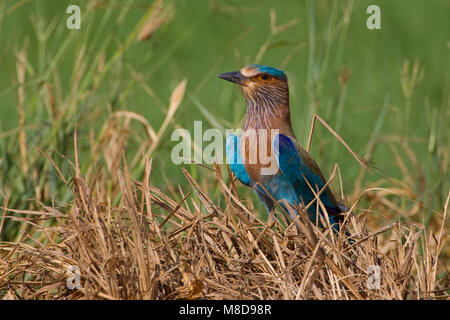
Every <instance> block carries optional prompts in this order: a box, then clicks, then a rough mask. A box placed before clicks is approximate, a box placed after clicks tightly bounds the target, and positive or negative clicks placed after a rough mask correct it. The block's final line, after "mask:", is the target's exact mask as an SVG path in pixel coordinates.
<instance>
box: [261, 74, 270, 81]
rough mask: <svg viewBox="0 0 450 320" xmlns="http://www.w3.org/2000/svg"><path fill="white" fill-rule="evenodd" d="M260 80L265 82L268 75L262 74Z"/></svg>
mask: <svg viewBox="0 0 450 320" xmlns="http://www.w3.org/2000/svg"><path fill="white" fill-rule="evenodd" d="M260 78H261V79H263V80H267V79H269V75H268V74H267V73H263V74H262V75H261V76H260Z"/></svg>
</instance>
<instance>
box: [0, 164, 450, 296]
mask: <svg viewBox="0 0 450 320" xmlns="http://www.w3.org/2000/svg"><path fill="white" fill-rule="evenodd" d="M122 167H123V169H122V170H118V171H117V172H116V176H115V179H113V180H114V181H117V184H118V186H119V188H120V193H121V197H120V200H119V201H118V202H117V203H116V204H114V201H112V200H111V199H110V198H109V197H108V196H107V192H106V188H105V185H103V183H104V182H103V181H102V180H100V181H99V180H93V182H92V183H90V184H88V182H87V181H86V180H85V179H84V178H83V177H82V176H81V174H80V171H79V169H78V168H77V166H76V165H74V171H75V177H74V178H73V179H72V181H71V182H70V184H69V185H70V187H71V190H72V192H73V197H74V201H73V204H72V205H70V206H68V207H57V206H56V205H54V206H44V205H43V206H42V209H41V210H40V211H36V212H32V211H27V212H23V211H19V210H13V209H6V208H5V210H7V212H9V213H12V215H10V216H9V218H11V219H18V220H20V219H22V220H24V222H27V223H29V224H31V225H34V226H35V227H33V228H32V229H31V230H32V231H33V232H32V233H31V232H30V234H28V235H27V236H24V237H22V239H21V240H20V241H19V242H17V243H1V246H0V294H1V295H2V296H3V298H4V299H198V298H200V299H439V298H443V299H447V298H448V297H449V288H448V284H449V283H448V279H442V280H439V281H438V280H437V272H438V270H442V267H440V265H439V263H440V262H441V260H439V259H438V257H439V254H440V252H441V251H442V248H443V246H444V242H445V240H446V237H447V236H446V234H445V233H446V232H445V228H444V222H445V220H446V215H447V208H448V202H449V199H447V202H446V206H445V210H444V212H442V213H441V216H440V218H441V219H442V223H441V224H440V226H439V228H438V229H436V230H425V229H424V228H423V227H422V226H420V225H419V224H417V223H409V222H403V221H398V222H392V221H391V222H389V223H386V225H385V226H384V227H382V228H379V229H378V230H370V231H369V230H368V228H367V224H366V220H367V217H366V215H365V214H360V215H357V216H356V217H355V216H353V215H351V217H350V215H349V217H350V218H349V219H346V220H347V223H346V225H347V227H348V229H349V230H350V232H351V234H352V237H353V239H355V241H356V242H355V243H354V244H353V245H350V244H349V243H348V241H346V240H345V236H344V235H343V234H341V235H339V236H338V237H336V236H333V235H332V234H330V232H329V230H330V229H329V228H326V229H325V230H319V229H318V228H316V227H315V226H314V225H312V224H311V223H310V222H309V221H308V220H307V219H304V218H302V217H303V216H299V217H298V218H297V219H296V220H295V221H293V222H292V221H290V220H289V219H288V218H286V215H285V214H283V213H282V212H281V211H279V212H278V214H277V216H278V218H277V217H276V216H275V215H274V214H271V215H270V216H269V219H268V221H267V222H264V221H261V220H260V219H258V218H257V216H256V214H255V211H254V209H252V207H251V204H250V203H248V202H247V201H245V200H241V199H240V198H239V196H238V195H237V193H236V189H235V187H234V183H233V182H230V183H229V184H227V183H226V182H225V181H224V179H223V174H222V172H221V167H219V166H215V168H214V170H213V171H214V173H215V181H216V183H218V185H219V186H220V190H221V193H222V199H225V204H222V205H221V206H220V205H218V204H217V201H216V202H215V201H213V200H211V198H210V197H209V196H208V192H207V190H204V189H203V188H202V187H201V186H200V185H199V184H198V183H197V182H196V181H195V180H194V179H193V178H192V177H191V176H190V175H189V173H188V172H187V171H186V170H184V169H183V172H184V175H185V176H186V178H187V180H188V181H189V183H190V185H191V188H192V189H191V190H190V191H189V192H187V193H185V191H182V190H179V192H180V194H181V198H182V200H181V201H177V200H175V199H173V197H169V196H167V195H165V194H164V193H163V192H161V191H160V190H159V189H158V188H156V187H154V186H152V185H151V184H150V176H151V161H147V162H146V164H145V173H144V178H143V179H142V181H136V180H133V179H132V177H131V176H130V174H129V171H128V167H127V163H126V161H123V165H122ZM367 192H374V191H373V190H372V191H367ZM383 196H384V197H388V195H383ZM383 196H382V197H383ZM378 201H380V199H378ZM380 203H381V201H380ZM372 209H373V208H372ZM387 211H388V209H385V214H386V216H388V215H389V213H388V212H387ZM19 213H26V214H27V218H19V217H18V216H17V215H15V214H19ZM41 219H43V220H47V221H48V223H42V221H40V220H41ZM37 231H39V232H37ZM445 259H446V257H445V256H444V270H445V268H446V265H445V263H446V261H445ZM70 266H76V268H79V270H80V275H81V277H80V284H81V288H79V289H75V290H70V289H68V287H67V282H68V280H70V281H69V282H70V283H73V281H72V280H73V274H72V273H70V272H68V270H70V268H71V267H70ZM371 266H379V267H380V268H381V269H380V271H381V272H380V275H381V278H380V279H381V281H380V287H379V288H372V289H371V288H370V284H375V285H376V282H373V281H370V279H369V277H370V276H371V275H373V272H374V271H370V268H373V267H371ZM368 279H369V280H368Z"/></svg>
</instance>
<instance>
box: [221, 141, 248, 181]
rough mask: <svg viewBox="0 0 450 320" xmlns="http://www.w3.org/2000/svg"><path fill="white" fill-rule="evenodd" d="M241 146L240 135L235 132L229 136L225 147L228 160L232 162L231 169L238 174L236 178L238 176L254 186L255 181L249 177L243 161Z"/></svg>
mask: <svg viewBox="0 0 450 320" xmlns="http://www.w3.org/2000/svg"><path fill="white" fill-rule="evenodd" d="M240 146H241V143H240V137H238V136H237V135H235V134H230V135H228V136H227V141H226V148H225V151H226V154H227V160H228V163H229V164H230V168H231V171H233V173H234V174H235V175H236V178H238V179H239V181H241V182H242V183H243V184H245V185H246V186H248V187H252V186H253V185H254V184H255V183H254V182H253V180H252V179H251V178H250V177H249V175H248V173H247V170H245V167H244V163H243V162H242V157H241V148H240Z"/></svg>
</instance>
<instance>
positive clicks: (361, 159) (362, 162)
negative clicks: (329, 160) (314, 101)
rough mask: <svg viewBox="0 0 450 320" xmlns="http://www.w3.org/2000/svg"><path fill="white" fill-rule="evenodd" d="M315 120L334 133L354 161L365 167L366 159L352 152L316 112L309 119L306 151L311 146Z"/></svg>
mask: <svg viewBox="0 0 450 320" xmlns="http://www.w3.org/2000/svg"><path fill="white" fill-rule="evenodd" d="M316 120H319V121H320V122H321V123H322V124H323V126H324V127H325V128H327V129H328V131H330V132H331V134H332V135H334V136H335V137H336V139H337V140H338V141H339V142H340V143H342V144H343V145H344V147H345V148H346V149H347V150H348V151H349V152H350V153H351V155H352V156H353V157H354V158H355V159H356V161H358V162H359V164H360V165H361V166H362V167H364V168H367V164H368V162H367V160H366V159H364V158H362V157H360V156H359V155H358V154H356V152H354V151H353V150H352V149H351V148H350V147H349V146H348V144H347V143H345V141H344V139H342V138H341V137H340V136H339V135H338V134H337V133H336V131H334V130H333V129H332V128H331V127H330V126H329V125H328V123H326V121H325V120H323V119H322V118H321V117H319V116H318V115H317V114H314V115H313V118H312V121H311V129H310V130H309V137H308V144H307V146H306V151H307V152H309V148H310V147H311V141H312V135H313V133H314V126H315V124H316Z"/></svg>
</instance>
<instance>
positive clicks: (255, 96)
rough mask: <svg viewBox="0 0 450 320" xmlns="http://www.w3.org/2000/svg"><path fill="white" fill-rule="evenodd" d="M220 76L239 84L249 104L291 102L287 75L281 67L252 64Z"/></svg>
mask: <svg viewBox="0 0 450 320" xmlns="http://www.w3.org/2000/svg"><path fill="white" fill-rule="evenodd" d="M219 78H222V79H224V80H227V81H230V82H233V83H236V84H238V85H239V86H240V87H241V89H242V92H243V93H244V96H245V98H246V100H247V103H248V104H249V105H251V104H255V103H256V104H259V105H261V104H269V105H277V104H286V105H287V104H288V103H289V89H288V83H287V77H286V75H285V74H284V72H283V71H281V70H279V69H276V68H273V67H269V66H264V65H259V64H251V65H248V66H246V67H244V68H242V69H241V70H239V71H233V72H225V73H222V74H220V75H219Z"/></svg>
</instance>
